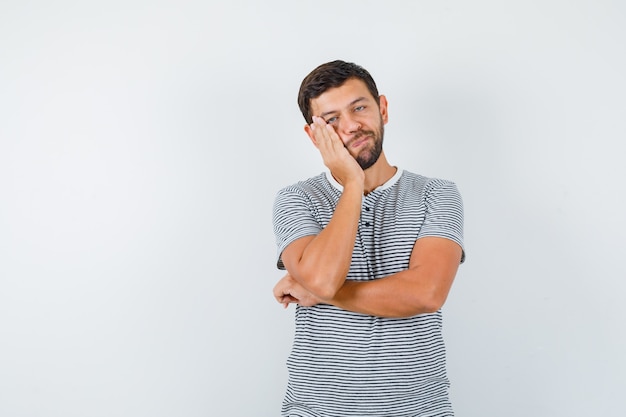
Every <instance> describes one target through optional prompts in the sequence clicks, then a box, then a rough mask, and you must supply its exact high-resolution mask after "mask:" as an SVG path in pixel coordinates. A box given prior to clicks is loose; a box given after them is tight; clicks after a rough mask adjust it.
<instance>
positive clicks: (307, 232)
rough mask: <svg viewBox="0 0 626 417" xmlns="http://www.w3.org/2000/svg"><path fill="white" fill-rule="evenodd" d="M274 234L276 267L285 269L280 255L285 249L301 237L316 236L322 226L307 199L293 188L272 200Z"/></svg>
mask: <svg viewBox="0 0 626 417" xmlns="http://www.w3.org/2000/svg"><path fill="white" fill-rule="evenodd" d="M273 222H274V234H275V236H276V246H277V248H278V252H277V260H276V266H277V267H278V269H285V265H284V264H283V260H282V259H281V255H282V253H283V251H284V250H285V248H286V247H287V246H289V244H290V243H292V242H293V241H294V240H297V239H299V238H301V237H305V236H311V235H317V234H319V232H321V231H322V226H321V225H320V223H319V222H318V221H317V220H316V218H315V216H314V213H313V210H312V209H311V204H310V201H309V198H308V197H307V196H306V195H305V194H304V193H303V192H302V191H301V190H298V189H297V188H295V187H291V188H285V189H282V190H281V191H279V192H278V194H277V195H276V199H275V200H274V214H273Z"/></svg>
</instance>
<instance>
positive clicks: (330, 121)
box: [326, 117, 337, 125]
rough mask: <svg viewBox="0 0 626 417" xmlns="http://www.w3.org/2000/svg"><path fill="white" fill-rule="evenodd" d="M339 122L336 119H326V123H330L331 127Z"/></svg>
mask: <svg viewBox="0 0 626 417" xmlns="http://www.w3.org/2000/svg"><path fill="white" fill-rule="evenodd" d="M336 121H337V118H336V117H329V118H328V119H326V123H328V124H329V125H331V124H333V123H335V122H336Z"/></svg>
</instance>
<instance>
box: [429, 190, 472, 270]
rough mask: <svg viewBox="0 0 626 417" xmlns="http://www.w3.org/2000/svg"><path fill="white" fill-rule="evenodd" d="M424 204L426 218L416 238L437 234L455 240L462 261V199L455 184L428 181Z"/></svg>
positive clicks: (463, 258) (463, 257)
mask: <svg viewBox="0 0 626 417" xmlns="http://www.w3.org/2000/svg"><path fill="white" fill-rule="evenodd" d="M425 204H426V219H425V221H424V224H423V225H422V228H421V229H420V232H419V234H418V236H417V238H418V239H419V238H422V237H426V236H437V237H444V238H447V239H450V240H453V241H455V242H456V243H458V244H459V245H460V246H461V248H462V249H463V255H462V256H461V263H463V262H464V261H465V247H464V245H463V200H462V199H461V194H460V193H459V190H458V188H457V186H456V184H454V183H453V182H450V181H445V180H431V181H429V183H428V184H427V185H426V190H425Z"/></svg>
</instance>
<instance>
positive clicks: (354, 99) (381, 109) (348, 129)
mask: <svg viewBox="0 0 626 417" xmlns="http://www.w3.org/2000/svg"><path fill="white" fill-rule="evenodd" d="M311 112H312V114H313V115H314V116H320V117H321V118H323V119H324V120H325V121H326V123H328V124H329V125H331V126H332V127H333V128H334V129H335V132H337V135H339V137H340V138H341V140H342V142H343V144H344V146H345V147H346V149H347V150H348V152H350V155H352V156H353V157H354V159H356V160H357V162H358V163H359V165H360V166H361V168H362V169H364V170H365V169H367V168H369V167H371V166H372V165H374V163H375V162H376V161H377V160H378V157H379V156H380V154H381V152H382V149H383V135H384V125H385V124H386V123H387V100H386V99H385V97H384V96H380V105H378V104H377V103H376V99H375V98H374V97H372V94H371V93H370V92H369V90H368V89H367V86H366V85H365V83H364V82H363V81H361V80H359V79H356V78H351V79H349V80H347V81H346V82H345V83H343V84H342V85H341V86H339V87H337V88H332V89H330V90H327V91H326V92H324V93H323V94H322V95H320V96H319V97H317V98H314V99H312V100H311Z"/></svg>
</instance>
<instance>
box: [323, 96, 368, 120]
mask: <svg viewBox="0 0 626 417" xmlns="http://www.w3.org/2000/svg"><path fill="white" fill-rule="evenodd" d="M365 99H366V98H365V97H359V98H357V99H354V100H352V101H351V102H350V103H348V105H347V106H346V107H352V106H354V105H355V104H356V103H358V102H359V101H363V100H365ZM338 111H339V110H331V111H326V112H324V113H322V114H320V117H321V118H324V117H326V116H328V115H330V114H333V113H337V112H338Z"/></svg>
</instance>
